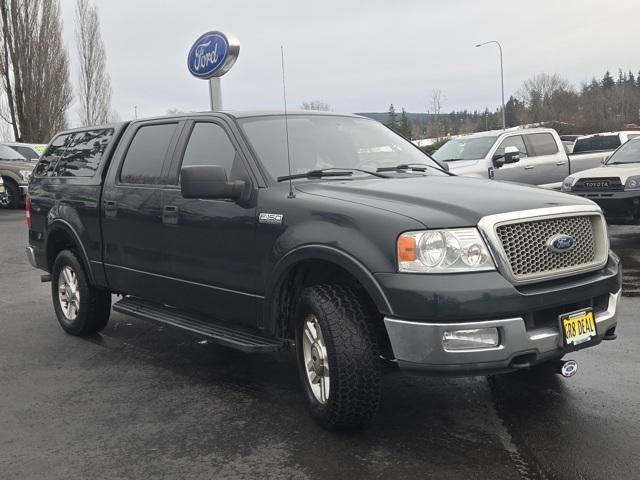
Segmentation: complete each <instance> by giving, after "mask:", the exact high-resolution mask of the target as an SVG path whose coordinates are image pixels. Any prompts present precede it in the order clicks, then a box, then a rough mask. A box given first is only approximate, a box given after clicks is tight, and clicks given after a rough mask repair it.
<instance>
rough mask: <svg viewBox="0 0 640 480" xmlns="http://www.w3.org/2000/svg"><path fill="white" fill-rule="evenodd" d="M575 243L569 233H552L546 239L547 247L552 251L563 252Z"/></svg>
mask: <svg viewBox="0 0 640 480" xmlns="http://www.w3.org/2000/svg"><path fill="white" fill-rule="evenodd" d="M575 243H576V241H575V239H574V238H573V237H572V236H571V235H565V234H564V233H561V234H559V235H554V236H553V237H551V238H550V239H549V240H547V248H548V249H549V250H551V251H552V252H556V253H564V252H568V251H569V250H571V249H572V248H573V246H574V245H575Z"/></svg>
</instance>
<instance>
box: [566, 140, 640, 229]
mask: <svg viewBox="0 0 640 480" xmlns="http://www.w3.org/2000/svg"><path fill="white" fill-rule="evenodd" d="M562 191H563V192H567V193H572V194H574V195H579V196H581V197H585V198H588V199H589V200H593V201H594V202H596V203H597V204H598V205H600V207H601V208H602V211H603V213H604V215H605V217H606V219H607V221H608V222H609V223H635V224H638V223H640V138H635V139H632V140H629V141H628V142H627V143H624V144H622V146H621V147H619V148H618V149H617V150H616V151H615V152H614V153H613V154H612V155H611V156H610V157H608V158H605V163H604V164H603V165H601V166H600V167H598V168H592V169H590V170H584V171H582V172H580V173H579V174H578V175H572V176H570V177H567V178H566V179H565V180H564V182H563V184H562Z"/></svg>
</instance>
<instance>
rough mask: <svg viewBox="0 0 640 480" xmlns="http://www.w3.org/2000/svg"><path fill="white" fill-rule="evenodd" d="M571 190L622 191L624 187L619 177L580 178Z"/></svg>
mask: <svg viewBox="0 0 640 480" xmlns="http://www.w3.org/2000/svg"><path fill="white" fill-rule="evenodd" d="M572 190H575V191H578V192H581V191H591V192H593V191H598V192H599V191H605V192H606V191H614V192H615V191H622V190H624V185H622V182H621V181H620V177H603V178H581V179H580V180H578V181H577V182H576V184H575V185H574V186H573V188H572Z"/></svg>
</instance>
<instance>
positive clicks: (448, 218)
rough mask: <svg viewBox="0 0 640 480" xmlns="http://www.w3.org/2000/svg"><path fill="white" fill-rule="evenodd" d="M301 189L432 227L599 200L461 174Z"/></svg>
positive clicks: (465, 224) (313, 185)
mask: <svg viewBox="0 0 640 480" xmlns="http://www.w3.org/2000/svg"><path fill="white" fill-rule="evenodd" d="M296 189H297V190H299V191H301V192H304V193H307V194H310V195H319V196H323V197H329V198H335V199H339V200H344V201H347V202H353V203H358V204H362V205H368V206H370V207H374V208H378V209H381V210H386V211H388V212H392V213H395V214H400V215H404V216H407V217H411V218H413V219H415V220H417V221H419V222H420V223H422V224H424V225H425V226H427V227H429V228H451V227H468V226H475V225H477V223H478V221H479V220H480V219H481V218H482V217H484V216H487V215H492V214H497V213H505V212H513V211H519V210H530V209H535V208H544V207H555V206H570V205H591V206H595V204H594V203H593V202H591V201H590V200H587V199H584V198H582V197H576V196H571V195H567V194H564V193H559V192H553V191H550V190H545V189H542V188H537V187H529V186H524V185H519V184H515V183H507V182H496V181H494V180H486V179H479V178H468V177H458V176H452V177H441V176H435V175H434V176H425V177H415V178H413V177H412V178H393V179H382V178H375V179H363V180H346V181H335V180H334V181H321V182H313V183H306V184H299V185H298V186H297V187H296ZM380 228H384V224H383V223H381V224H380Z"/></svg>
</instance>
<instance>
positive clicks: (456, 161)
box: [433, 128, 600, 190]
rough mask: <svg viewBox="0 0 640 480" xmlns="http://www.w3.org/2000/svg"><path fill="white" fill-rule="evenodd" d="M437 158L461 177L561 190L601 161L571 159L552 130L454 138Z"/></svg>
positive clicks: (582, 157) (585, 157)
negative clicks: (567, 181) (571, 178)
mask: <svg viewBox="0 0 640 480" xmlns="http://www.w3.org/2000/svg"><path fill="white" fill-rule="evenodd" d="M433 157H434V158H435V159H436V160H438V161H440V162H446V163H447V165H448V167H449V170H450V171H451V172H453V173H457V174H459V175H464V176H470V177H481V178H491V179H496V180H505V181H511V182H519V183H529V184H532V185H539V186H542V187H546V188H553V189H556V190H559V189H560V187H561V186H562V181H563V180H564V179H565V178H566V177H567V176H568V175H571V174H572V173H575V172H579V171H581V170H586V169H588V168H593V167H595V166H597V165H599V164H600V158H597V159H595V158H592V157H591V156H582V155H578V156H577V157H576V158H575V159H574V158H573V157H569V156H568V155H567V153H566V151H565V148H564V146H563V144H562V140H560V137H559V136H558V133H557V132H556V131H555V130H553V129H550V128H531V129H512V130H494V131H488V132H481V133H474V134H472V135H466V136H463V137H457V138H454V139H452V140H450V141H448V142H447V143H445V144H444V145H443V146H442V147H440V149H438V150H437V151H436V152H435V153H434V154H433Z"/></svg>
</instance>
